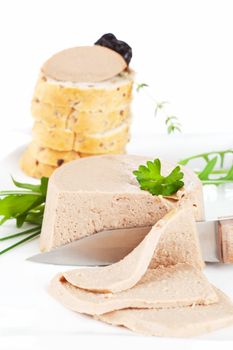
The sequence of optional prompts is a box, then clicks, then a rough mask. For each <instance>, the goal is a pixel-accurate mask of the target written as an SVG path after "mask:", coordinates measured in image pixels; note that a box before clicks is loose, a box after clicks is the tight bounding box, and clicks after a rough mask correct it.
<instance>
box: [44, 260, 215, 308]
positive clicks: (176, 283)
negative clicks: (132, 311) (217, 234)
mask: <svg viewBox="0 0 233 350" xmlns="http://www.w3.org/2000/svg"><path fill="white" fill-rule="evenodd" d="M49 292H50V294H51V295H52V296H53V297H54V298H55V299H57V300H58V301H59V302H61V303H62V304H63V305H64V306H66V307H67V308H69V309H71V310H73V311H77V312H80V313H85V314H89V315H101V314H104V313H107V312H110V311H114V310H120V309H125V308H168V307H181V306H190V305H192V306H194V305H197V304H202V305H206V304H211V303H214V302H217V301H218V298H217V295H216V293H215V291H214V289H213V287H212V286H211V285H210V284H209V282H208V281H207V279H206V278H205V276H204V275H203V274H202V273H201V272H200V271H198V270H197V269H195V268H193V267H192V266H190V265H187V264H177V265H175V266H170V267H167V268H165V267H163V266H161V267H158V268H156V269H148V270H147V271H146V273H145V275H144V276H143V277H142V278H141V280H140V281H139V282H138V283H137V284H136V285H135V286H134V287H132V288H131V289H128V290H125V291H122V292H118V293H115V294H113V293H108V294H106V293H93V292H89V291H86V290H84V289H80V288H77V287H75V286H73V285H72V284H70V283H69V282H67V280H66V279H65V278H64V276H63V275H62V274H58V275H57V276H56V277H55V278H54V279H53V280H52V281H51V283H50V286H49Z"/></svg>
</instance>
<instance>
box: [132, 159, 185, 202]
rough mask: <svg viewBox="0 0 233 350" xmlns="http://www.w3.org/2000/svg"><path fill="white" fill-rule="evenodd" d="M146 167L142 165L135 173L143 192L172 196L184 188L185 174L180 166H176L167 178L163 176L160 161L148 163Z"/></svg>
mask: <svg viewBox="0 0 233 350" xmlns="http://www.w3.org/2000/svg"><path fill="white" fill-rule="evenodd" d="M146 165H147V166H145V165H140V166H139V168H138V170H135V171H133V174H134V175H135V176H136V178H137V180H138V182H139V184H140V188H141V189H142V190H146V191H148V192H150V193H151V194H152V195H156V196H158V195H162V196H170V195H172V194H174V193H176V192H177V191H178V190H179V189H180V188H181V187H183V186H184V182H183V181H182V180H183V177H184V174H183V173H182V171H181V169H180V166H176V167H175V168H174V169H173V170H172V171H171V172H170V174H168V175H167V176H163V175H162V174H161V162H160V160H159V159H155V160H154V161H153V162H152V161H148V162H147V163H146Z"/></svg>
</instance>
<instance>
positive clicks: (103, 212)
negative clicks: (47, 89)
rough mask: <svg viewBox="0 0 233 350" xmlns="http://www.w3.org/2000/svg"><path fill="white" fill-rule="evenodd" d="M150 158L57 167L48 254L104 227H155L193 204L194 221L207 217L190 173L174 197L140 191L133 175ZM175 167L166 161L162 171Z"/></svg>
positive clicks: (49, 206) (47, 225)
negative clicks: (164, 219)
mask: <svg viewBox="0 0 233 350" xmlns="http://www.w3.org/2000/svg"><path fill="white" fill-rule="evenodd" d="M147 160H148V158H147V157H142V156H133V155H104V156H98V157H90V158H82V159H78V160H76V161H73V162H70V163H68V164H65V165H63V166H62V167H61V168H59V169H57V170H56V171H55V172H54V173H53V175H52V176H51V177H50V180H49V187H48V195H47V199H46V208H45V214H44V220H43V225H42V233H41V238H40V248H41V250H42V251H49V250H51V249H52V248H54V247H58V246H61V245H63V244H66V243H68V242H71V241H73V240H76V239H79V238H82V237H85V236H88V235H91V234H94V233H96V232H98V231H101V230H103V229H114V228H123V227H136V226H147V225H154V224H155V223H156V222H157V221H158V220H159V219H161V218H162V217H163V216H164V215H165V214H166V213H168V212H169V211H170V210H171V209H172V208H176V207H189V206H192V207H193V209H194V213H195V218H196V220H202V219H203V217H204V210H203V196H202V185H201V182H200V180H199V179H198V178H197V177H196V175H195V174H194V173H193V172H192V171H190V170H189V169H186V168H182V170H183V172H184V183H185V185H184V187H183V188H182V189H181V190H179V191H178V192H177V194H176V196H175V198H172V199H169V198H164V197H161V196H153V195H151V194H150V193H149V192H147V191H143V190H141V189H140V187H139V184H138V182H137V180H136V178H135V176H134V175H133V173H132V172H133V170H136V169H137V168H138V166H139V165H141V164H145V163H146V161H147ZM173 168H174V164H171V163H168V162H166V161H162V173H163V174H164V175H166V174H168V173H169V172H170V171H171V170H172V169H173Z"/></svg>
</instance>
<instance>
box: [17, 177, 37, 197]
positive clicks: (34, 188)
mask: <svg viewBox="0 0 233 350" xmlns="http://www.w3.org/2000/svg"><path fill="white" fill-rule="evenodd" d="M11 178H12V181H13V183H14V185H15V186H16V187H19V188H24V189H27V190H31V191H33V192H37V193H38V194H40V186H41V185H32V184H27V183H23V182H19V181H16V180H15V179H14V178H13V177H11Z"/></svg>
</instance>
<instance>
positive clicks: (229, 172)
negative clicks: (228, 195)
mask: <svg viewBox="0 0 233 350" xmlns="http://www.w3.org/2000/svg"><path fill="white" fill-rule="evenodd" d="M226 155H233V150H232V149H227V150H224V151H212V152H206V153H201V154H196V155H194V156H191V157H188V158H185V159H182V160H180V161H179V164H181V165H187V164H188V163H189V162H190V161H192V160H195V159H203V160H204V162H205V165H204V167H203V169H201V170H196V171H195V173H196V174H197V176H198V177H199V179H200V180H201V181H202V183H203V185H222V184H226V183H232V182H233V161H232V165H231V166H230V167H228V168H226V167H224V163H225V158H226Z"/></svg>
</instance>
